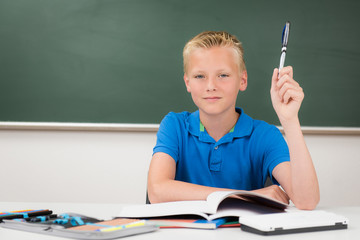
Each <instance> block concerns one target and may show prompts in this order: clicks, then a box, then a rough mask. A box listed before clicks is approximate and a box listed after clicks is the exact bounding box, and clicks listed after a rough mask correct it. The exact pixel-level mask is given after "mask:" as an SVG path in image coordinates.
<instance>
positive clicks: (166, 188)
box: [148, 180, 232, 203]
mask: <svg viewBox="0 0 360 240" xmlns="http://www.w3.org/2000/svg"><path fill="white" fill-rule="evenodd" d="M226 190H232V189H222V188H214V187H207V186H202V185H197V184H192V183H187V182H182V181H176V180H166V181H161V182H159V183H156V184H153V185H152V186H149V190H148V193H149V200H150V202H151V203H160V202H172V201H187V200H206V198H207V196H208V195H209V194H210V193H212V192H215V191H226Z"/></svg>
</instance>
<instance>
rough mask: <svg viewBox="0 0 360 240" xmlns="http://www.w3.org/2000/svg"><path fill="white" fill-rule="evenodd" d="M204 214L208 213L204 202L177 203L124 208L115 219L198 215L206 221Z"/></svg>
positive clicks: (206, 216)
mask: <svg viewBox="0 0 360 240" xmlns="http://www.w3.org/2000/svg"><path fill="white" fill-rule="evenodd" d="M204 212H205V213H206V212H208V211H207V204H206V201H178V202H167V203H155V204H143V205H129V206H125V207H123V208H122V209H121V211H120V213H119V214H118V215H117V217H128V218H151V217H162V216H175V215H199V216H201V217H203V218H205V219H207V218H208V215H207V214H205V213H204Z"/></svg>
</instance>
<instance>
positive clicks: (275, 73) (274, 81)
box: [271, 68, 279, 89]
mask: <svg viewBox="0 0 360 240" xmlns="http://www.w3.org/2000/svg"><path fill="white" fill-rule="evenodd" d="M278 75H279V69H277V68H274V71H273V75H272V78H271V88H272V89H274V88H275V87H276V84H277V81H278Z"/></svg>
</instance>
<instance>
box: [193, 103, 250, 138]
mask: <svg viewBox="0 0 360 240" xmlns="http://www.w3.org/2000/svg"><path fill="white" fill-rule="evenodd" d="M236 111H237V112H238V113H239V114H240V117H239V119H238V121H237V122H236V124H235V127H234V129H233V131H230V132H229V133H228V134H226V135H225V136H224V137H222V138H221V139H220V140H219V142H229V141H232V139H233V138H241V137H246V136H249V135H250V134H251V132H252V130H253V119H252V118H251V117H250V116H248V115H247V114H245V113H244V111H243V110H242V109H241V108H236ZM186 127H187V130H188V131H189V133H190V134H192V135H194V136H197V137H199V140H200V141H203V142H211V143H213V142H215V141H214V139H213V138H212V137H211V136H210V135H209V134H208V133H207V131H206V129H201V123H200V114H199V110H198V111H196V112H193V113H191V114H190V115H189V116H188V118H187V119H186ZM202 130H203V131H202Z"/></svg>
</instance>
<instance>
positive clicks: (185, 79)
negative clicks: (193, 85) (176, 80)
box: [184, 73, 191, 92]
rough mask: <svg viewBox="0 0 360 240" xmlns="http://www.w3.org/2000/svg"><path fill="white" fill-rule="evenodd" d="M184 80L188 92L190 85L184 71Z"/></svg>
mask: <svg viewBox="0 0 360 240" xmlns="http://www.w3.org/2000/svg"><path fill="white" fill-rule="evenodd" d="M184 82H185V86H186V90H187V91H188V92H191V89H190V86H189V78H188V77H187V75H186V73H184Z"/></svg>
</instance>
